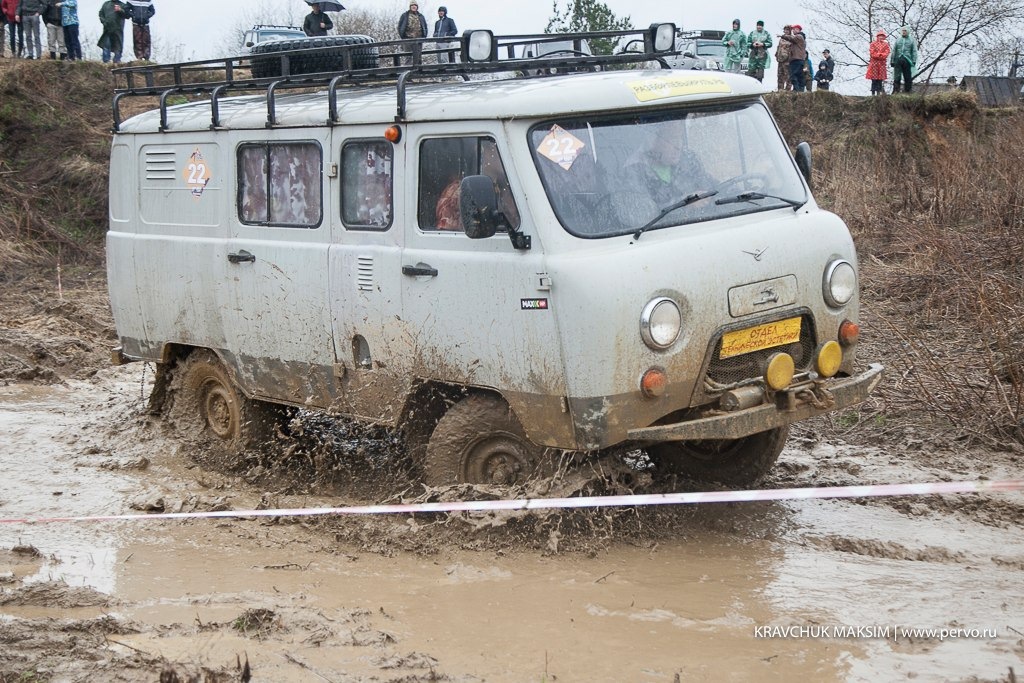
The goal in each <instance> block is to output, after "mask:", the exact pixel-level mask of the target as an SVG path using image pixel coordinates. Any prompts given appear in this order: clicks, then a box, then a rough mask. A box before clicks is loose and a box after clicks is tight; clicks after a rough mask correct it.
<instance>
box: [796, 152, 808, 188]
mask: <svg viewBox="0 0 1024 683" xmlns="http://www.w3.org/2000/svg"><path fill="white" fill-rule="evenodd" d="M796 167H797V168H799V169H800V172H801V173H803V175H804V180H806V181H807V187H810V186H811V146H810V145H809V144H807V143H806V142H801V143H800V144H799V145H797V146H796Z"/></svg>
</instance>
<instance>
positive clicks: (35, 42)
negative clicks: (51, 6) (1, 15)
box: [14, 0, 47, 59]
mask: <svg viewBox="0 0 1024 683" xmlns="http://www.w3.org/2000/svg"><path fill="white" fill-rule="evenodd" d="M46 3H47V0H19V1H18V9H17V11H16V13H15V16H14V20H15V21H20V22H21V24H22V27H23V28H24V30H25V44H26V47H28V55H27V56H26V59H42V58H43V43H42V23H43V19H42V17H43V12H45V11H46Z"/></svg>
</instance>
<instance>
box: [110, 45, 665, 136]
mask: <svg viewBox="0 0 1024 683" xmlns="http://www.w3.org/2000/svg"><path fill="white" fill-rule="evenodd" d="M656 26H657V25H652V26H651V27H650V28H647V29H631V30H627V31H591V32H582V33H546V34H519V35H508V36H493V40H494V45H493V50H492V51H491V55H492V56H491V58H488V59H482V60H479V61H473V60H470V59H468V50H469V39H468V35H465V34H464V35H463V36H462V37H461V45H460V46H459V51H460V52H461V57H462V61H458V62H454V63H447V62H441V61H440V60H439V59H438V57H439V56H440V55H441V54H443V53H448V52H450V51H451V50H450V48H449V46H448V42H449V41H448V39H445V38H422V39H417V40H387V41H375V42H367V43H355V44H350V45H332V46H329V47H310V48H303V49H297V50H289V51H280V52H270V53H264V54H258V55H245V56H237V57H222V58H217V59H207V60H200V61H193V62H178V63H173V64H143V65H139V66H128V67H119V68H116V69H114V70H113V75H114V79H115V89H114V93H115V94H114V101H113V118H114V130H115V131H118V130H120V128H121V126H122V124H123V118H122V115H121V104H122V103H123V102H124V100H125V99H126V98H130V97H155V98H158V99H159V102H160V104H159V109H160V126H161V130H166V129H167V128H168V115H167V107H168V106H169V104H170V103H171V101H173V100H172V99H171V98H172V97H173V96H178V97H181V98H184V100H185V101H187V100H188V99H189V98H190V97H195V96H200V97H204V96H205V97H209V98H210V107H211V125H212V126H213V127H215V128H216V127H220V125H221V121H220V109H219V101H220V98H221V97H222V95H223V94H224V93H225V92H226V91H228V90H231V91H232V92H256V93H258V92H264V93H266V95H267V108H268V110H267V121H268V125H271V126H272V125H276V119H277V117H276V112H275V111H274V105H275V93H276V92H277V91H280V90H292V89H302V88H306V89H309V88H327V89H328V108H329V111H328V112H327V114H328V116H327V117H326V119H325V120H327V121H329V122H335V123H337V122H338V108H337V93H338V91H339V90H342V89H344V88H350V87H359V86H367V85H387V84H393V85H394V86H395V88H396V99H398V107H397V115H398V116H399V117H404V116H405V114H406V112H405V102H404V100H405V97H404V96H405V84H406V83H407V82H408V81H410V80H411V79H412V78H413V77H415V79H416V80H420V81H422V80H428V81H429V80H431V79H434V80H441V79H450V78H453V77H454V78H461V79H463V80H471V79H472V77H474V76H482V75H487V74H502V75H503V76H504V77H506V78H533V77H537V76H543V75H549V74H548V72H551V73H567V72H570V73H571V72H573V71H597V70H607V69H613V68H624V67H628V65H630V64H636V63H643V62H658V63H659V64H660V66H661V68H664V69H668V68H670V67H669V65H668V63H667V62H666V59H665V58H666V57H669V56H672V55H676V54H678V52H675V51H674V49H675V48H674V46H672V47H671V49H668V50H663V51H654V49H653V47H652V45H653V32H654V31H655V30H656ZM673 29H674V26H673ZM469 33H475V32H467V34H469ZM674 33H675V31H674V30H673V34H674ZM601 40H604V41H612V42H614V43H616V44H621V45H626V44H629V45H631V46H632V45H639V46H641V48H640V49H636V50H634V49H632V47H631V48H630V50H629V51H621V52H618V53H614V54H586V53H584V52H581V51H579V50H574V51H571V52H568V53H554V54H549V55H545V56H543V57H538V58H523V57H521V56H518V55H521V52H522V48H523V46H526V45H533V44H537V43H551V42H561V41H573V44H574V45H581V44H582V41H587V42H588V44H589V45H591V48H593V46H594V44H595V43H594V41H601ZM417 45H418V47H419V50H418V51H419V53H420V54H421V55H422V59H421V61H420V63H416V64H403V63H402V61H403V57H404V58H406V59H407V58H408V56H409V55H410V53H412V52H413V48H414V47H416V46H417ZM323 50H330V51H331V52H332V53H333V54H336V55H337V56H338V57H340V63H341V68H337V69H335V70H332V71H325V72H318V73H302V74H295V73H292V71H293V69H292V65H293V64H295V63H296V60H297V58H301V57H303V56H308V55H315V54H317V53H319V52H322V51H323ZM367 54H374V55H377V58H376V60H375V62H376V64H375V66H369V67H365V68H356V67H355V66H354V65H355V64H357V63H360V58H362V61H363V63H365V61H366V59H365V57H366V55H367ZM274 61H277V62H278V64H279V68H278V74H279V75H275V76H270V77H261V78H256V77H253V75H252V69H253V65H254V63H260V64H261V66H264V67H265V66H266V65H267V63H268V62H270V63H273V62H274ZM410 61H411V60H410ZM403 76H404V78H403Z"/></svg>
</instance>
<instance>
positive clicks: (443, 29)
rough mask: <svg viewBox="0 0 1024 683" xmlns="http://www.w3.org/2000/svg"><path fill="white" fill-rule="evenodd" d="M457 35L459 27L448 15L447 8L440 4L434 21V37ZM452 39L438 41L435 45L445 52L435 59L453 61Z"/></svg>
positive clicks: (446, 61)
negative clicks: (442, 41)
mask: <svg viewBox="0 0 1024 683" xmlns="http://www.w3.org/2000/svg"><path fill="white" fill-rule="evenodd" d="M458 35H459V29H458V27H456V26H455V20H454V19H452V18H451V17H449V16H448V8H447V7H445V6H444V5H441V6H440V7H438V8H437V21H435V22H434V35H433V37H434V38H455V37H456V36H458ZM453 43H454V41H451V40H449V41H448V42H444V43H438V44H437V46H438V47H439V48H441V49H442V50H446V51H445V52H441V53H440V54H438V56H437V61H439V62H441V63H442V64H449V63H451V64H454V63H455V51H454V50H453V49H452V47H454V45H453Z"/></svg>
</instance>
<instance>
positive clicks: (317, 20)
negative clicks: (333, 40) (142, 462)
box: [302, 2, 334, 37]
mask: <svg viewBox="0 0 1024 683" xmlns="http://www.w3.org/2000/svg"><path fill="white" fill-rule="evenodd" d="M309 8H310V10H311V11H310V13H309V14H307V15H306V20H305V21H303V22H302V31H303V33H305V34H306V35H307V36H311V37H312V36H326V35H327V32H328V31H330V30H331V29H332V28H334V22H333V21H331V18H330V17H329V16H327V14H326V13H324V12H321V11H320V5H319V4H318V3H315V2H314V3H313V4H312V5H310V6H309Z"/></svg>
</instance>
